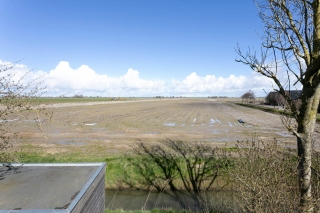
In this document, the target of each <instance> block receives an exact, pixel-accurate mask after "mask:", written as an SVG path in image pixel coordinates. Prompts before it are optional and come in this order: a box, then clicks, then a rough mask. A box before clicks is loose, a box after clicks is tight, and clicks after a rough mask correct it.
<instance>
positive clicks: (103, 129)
mask: <svg viewBox="0 0 320 213" xmlns="http://www.w3.org/2000/svg"><path fill="white" fill-rule="evenodd" d="M92 130H105V128H92Z"/></svg>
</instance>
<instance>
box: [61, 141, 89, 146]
mask: <svg viewBox="0 0 320 213" xmlns="http://www.w3.org/2000/svg"><path fill="white" fill-rule="evenodd" d="M56 143H57V144H60V145H78V146H80V145H84V144H85V142H73V141H58V142H56Z"/></svg>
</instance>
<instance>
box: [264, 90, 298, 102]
mask: <svg viewBox="0 0 320 213" xmlns="http://www.w3.org/2000/svg"><path fill="white" fill-rule="evenodd" d="M285 92H286V94H288V95H289V96H290V98H291V100H293V101H294V102H295V103H299V102H300V101H301V95H302V90H286V91H285ZM265 104H268V105H272V106H285V105H287V101H286V100H285V98H284V97H283V96H282V95H281V94H280V93H279V92H270V93H269V94H268V95H267V97H266V98H265Z"/></svg>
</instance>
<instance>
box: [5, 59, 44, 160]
mask: <svg viewBox="0 0 320 213" xmlns="http://www.w3.org/2000/svg"><path fill="white" fill-rule="evenodd" d="M14 66H15V64H12V63H6V64H0V162H9V161H11V160H12V158H11V156H10V154H9V153H8V152H7V150H8V149H10V148H11V147H12V143H11V141H12V138H13V137H14V136H15V135H16V133H14V132H13V131H12V128H13V126H14V125H15V124H16V122H17V121H19V120H20V119H21V118H25V117H26V115H27V114H28V113H25V112H27V111H33V112H35V114H36V115H37V116H36V119H35V122H36V123H37V124H38V125H39V126H40V127H41V121H40V120H39V119H38V118H39V113H42V112H44V111H43V110H42V109H41V108H40V107H39V106H38V105H37V104H36V103H35V99H36V98H37V97H39V96H40V95H41V93H42V92H44V91H45V88H43V87H41V81H39V80H40V79H39V78H37V79H33V80H29V81H27V77H28V74H29V72H26V73H24V74H23V75H22V76H20V77H19V76H18V74H17V73H14V72H13V71H12V70H13V67H14Z"/></svg>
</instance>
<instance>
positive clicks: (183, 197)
mask: <svg viewBox="0 0 320 213" xmlns="http://www.w3.org/2000/svg"><path fill="white" fill-rule="evenodd" d="M105 194H106V196H105V206H106V208H107V209H112V210H114V209H123V210H141V209H144V210H150V209H153V208H173V209H180V210H181V209H187V210H192V211H197V210H200V209H202V208H204V205H205V204H206V203H207V204H208V203H210V204H211V205H212V206H213V207H214V208H216V209H218V210H224V211H226V207H225V206H226V205H227V206H228V207H230V206H232V207H233V205H234V204H233V198H232V193H231V192H210V193H209V194H207V195H206V198H205V199H206V200H207V202H201V204H202V205H201V204H197V203H196V201H195V199H194V197H193V196H191V195H190V194H188V193H187V192H181V191H180V192H164V193H159V192H151V193H150V192H149V191H138V190H109V189H107V190H106V191H105Z"/></svg>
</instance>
